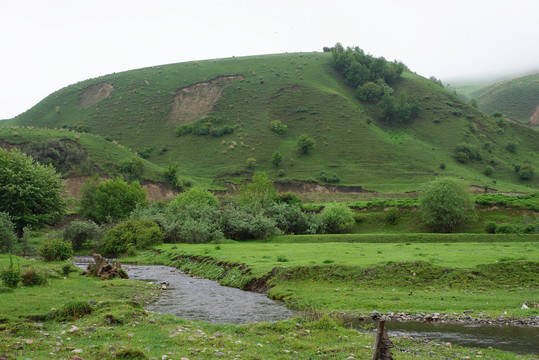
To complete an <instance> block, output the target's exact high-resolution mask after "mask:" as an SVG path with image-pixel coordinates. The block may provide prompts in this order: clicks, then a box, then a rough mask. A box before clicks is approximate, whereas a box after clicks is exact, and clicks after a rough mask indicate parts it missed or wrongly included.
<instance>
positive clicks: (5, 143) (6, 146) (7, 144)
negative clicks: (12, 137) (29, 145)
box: [0, 140, 15, 151]
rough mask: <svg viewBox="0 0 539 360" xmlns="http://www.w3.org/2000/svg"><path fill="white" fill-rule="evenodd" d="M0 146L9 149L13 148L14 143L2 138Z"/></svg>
mask: <svg viewBox="0 0 539 360" xmlns="http://www.w3.org/2000/svg"><path fill="white" fill-rule="evenodd" d="M0 147H1V148H3V149H6V150H9V151H11V149H13V148H14V147H15V145H13V144H10V143H8V142H5V141H4V140H0Z"/></svg>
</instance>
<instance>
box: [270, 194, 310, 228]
mask: <svg viewBox="0 0 539 360" xmlns="http://www.w3.org/2000/svg"><path fill="white" fill-rule="evenodd" d="M265 214H266V215H267V216H268V217H269V218H271V219H272V220H273V221H275V223H276V226H277V228H278V229H279V230H281V231H282V232H283V233H285V234H303V233H305V232H306V231H307V225H308V224H307V219H306V218H305V216H304V214H303V212H302V211H301V208H300V207H299V206H297V205H292V204H287V203H284V202H282V203H276V204H273V205H271V206H270V207H269V208H268V209H266V212H265Z"/></svg>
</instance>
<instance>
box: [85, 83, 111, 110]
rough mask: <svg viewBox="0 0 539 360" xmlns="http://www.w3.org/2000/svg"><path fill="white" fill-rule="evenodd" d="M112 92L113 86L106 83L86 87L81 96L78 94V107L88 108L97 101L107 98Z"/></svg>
mask: <svg viewBox="0 0 539 360" xmlns="http://www.w3.org/2000/svg"><path fill="white" fill-rule="evenodd" d="M113 90H114V86H112V85H111V84H109V83H106V82H102V83H99V84H97V85H92V86H88V87H87V88H86V89H84V90H83V92H82V94H80V97H79V106H80V107H81V108H84V109H86V108H89V107H90V106H92V105H94V104H96V103H98V102H99V101H101V100H103V99H105V98H108V97H109V96H110V93H111V92H112V91H113Z"/></svg>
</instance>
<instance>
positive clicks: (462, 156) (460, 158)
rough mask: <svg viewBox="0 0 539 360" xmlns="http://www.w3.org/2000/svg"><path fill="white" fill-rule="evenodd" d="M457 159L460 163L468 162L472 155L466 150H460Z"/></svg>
mask: <svg viewBox="0 0 539 360" xmlns="http://www.w3.org/2000/svg"><path fill="white" fill-rule="evenodd" d="M455 159H456V160H457V161H458V162H460V163H463V164H466V163H467V162H468V161H469V160H470V157H469V156H468V154H466V153H465V152H463V151H459V152H458V153H456V154H455Z"/></svg>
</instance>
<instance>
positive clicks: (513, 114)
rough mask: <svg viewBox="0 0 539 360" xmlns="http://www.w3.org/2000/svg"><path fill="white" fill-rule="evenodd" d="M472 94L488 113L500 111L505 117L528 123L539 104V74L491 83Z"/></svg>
mask: <svg viewBox="0 0 539 360" xmlns="http://www.w3.org/2000/svg"><path fill="white" fill-rule="evenodd" d="M471 95H472V96H473V97H476V98H477V102H478V103H479V107H480V108H481V110H483V111H484V112H486V113H487V114H492V113H494V112H496V111H499V112H502V113H503V115H504V116H505V117H508V118H510V119H512V120H515V121H519V122H521V123H524V124H527V123H529V122H530V117H531V116H532V115H533V113H534V112H535V110H536V109H537V106H539V100H538V98H539V74H532V75H526V76H521V77H517V78H514V79H510V80H505V81H501V82H497V83H494V84H489V85H488V86H485V87H483V88H481V89H478V90H476V91H474V92H472V94H471Z"/></svg>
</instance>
